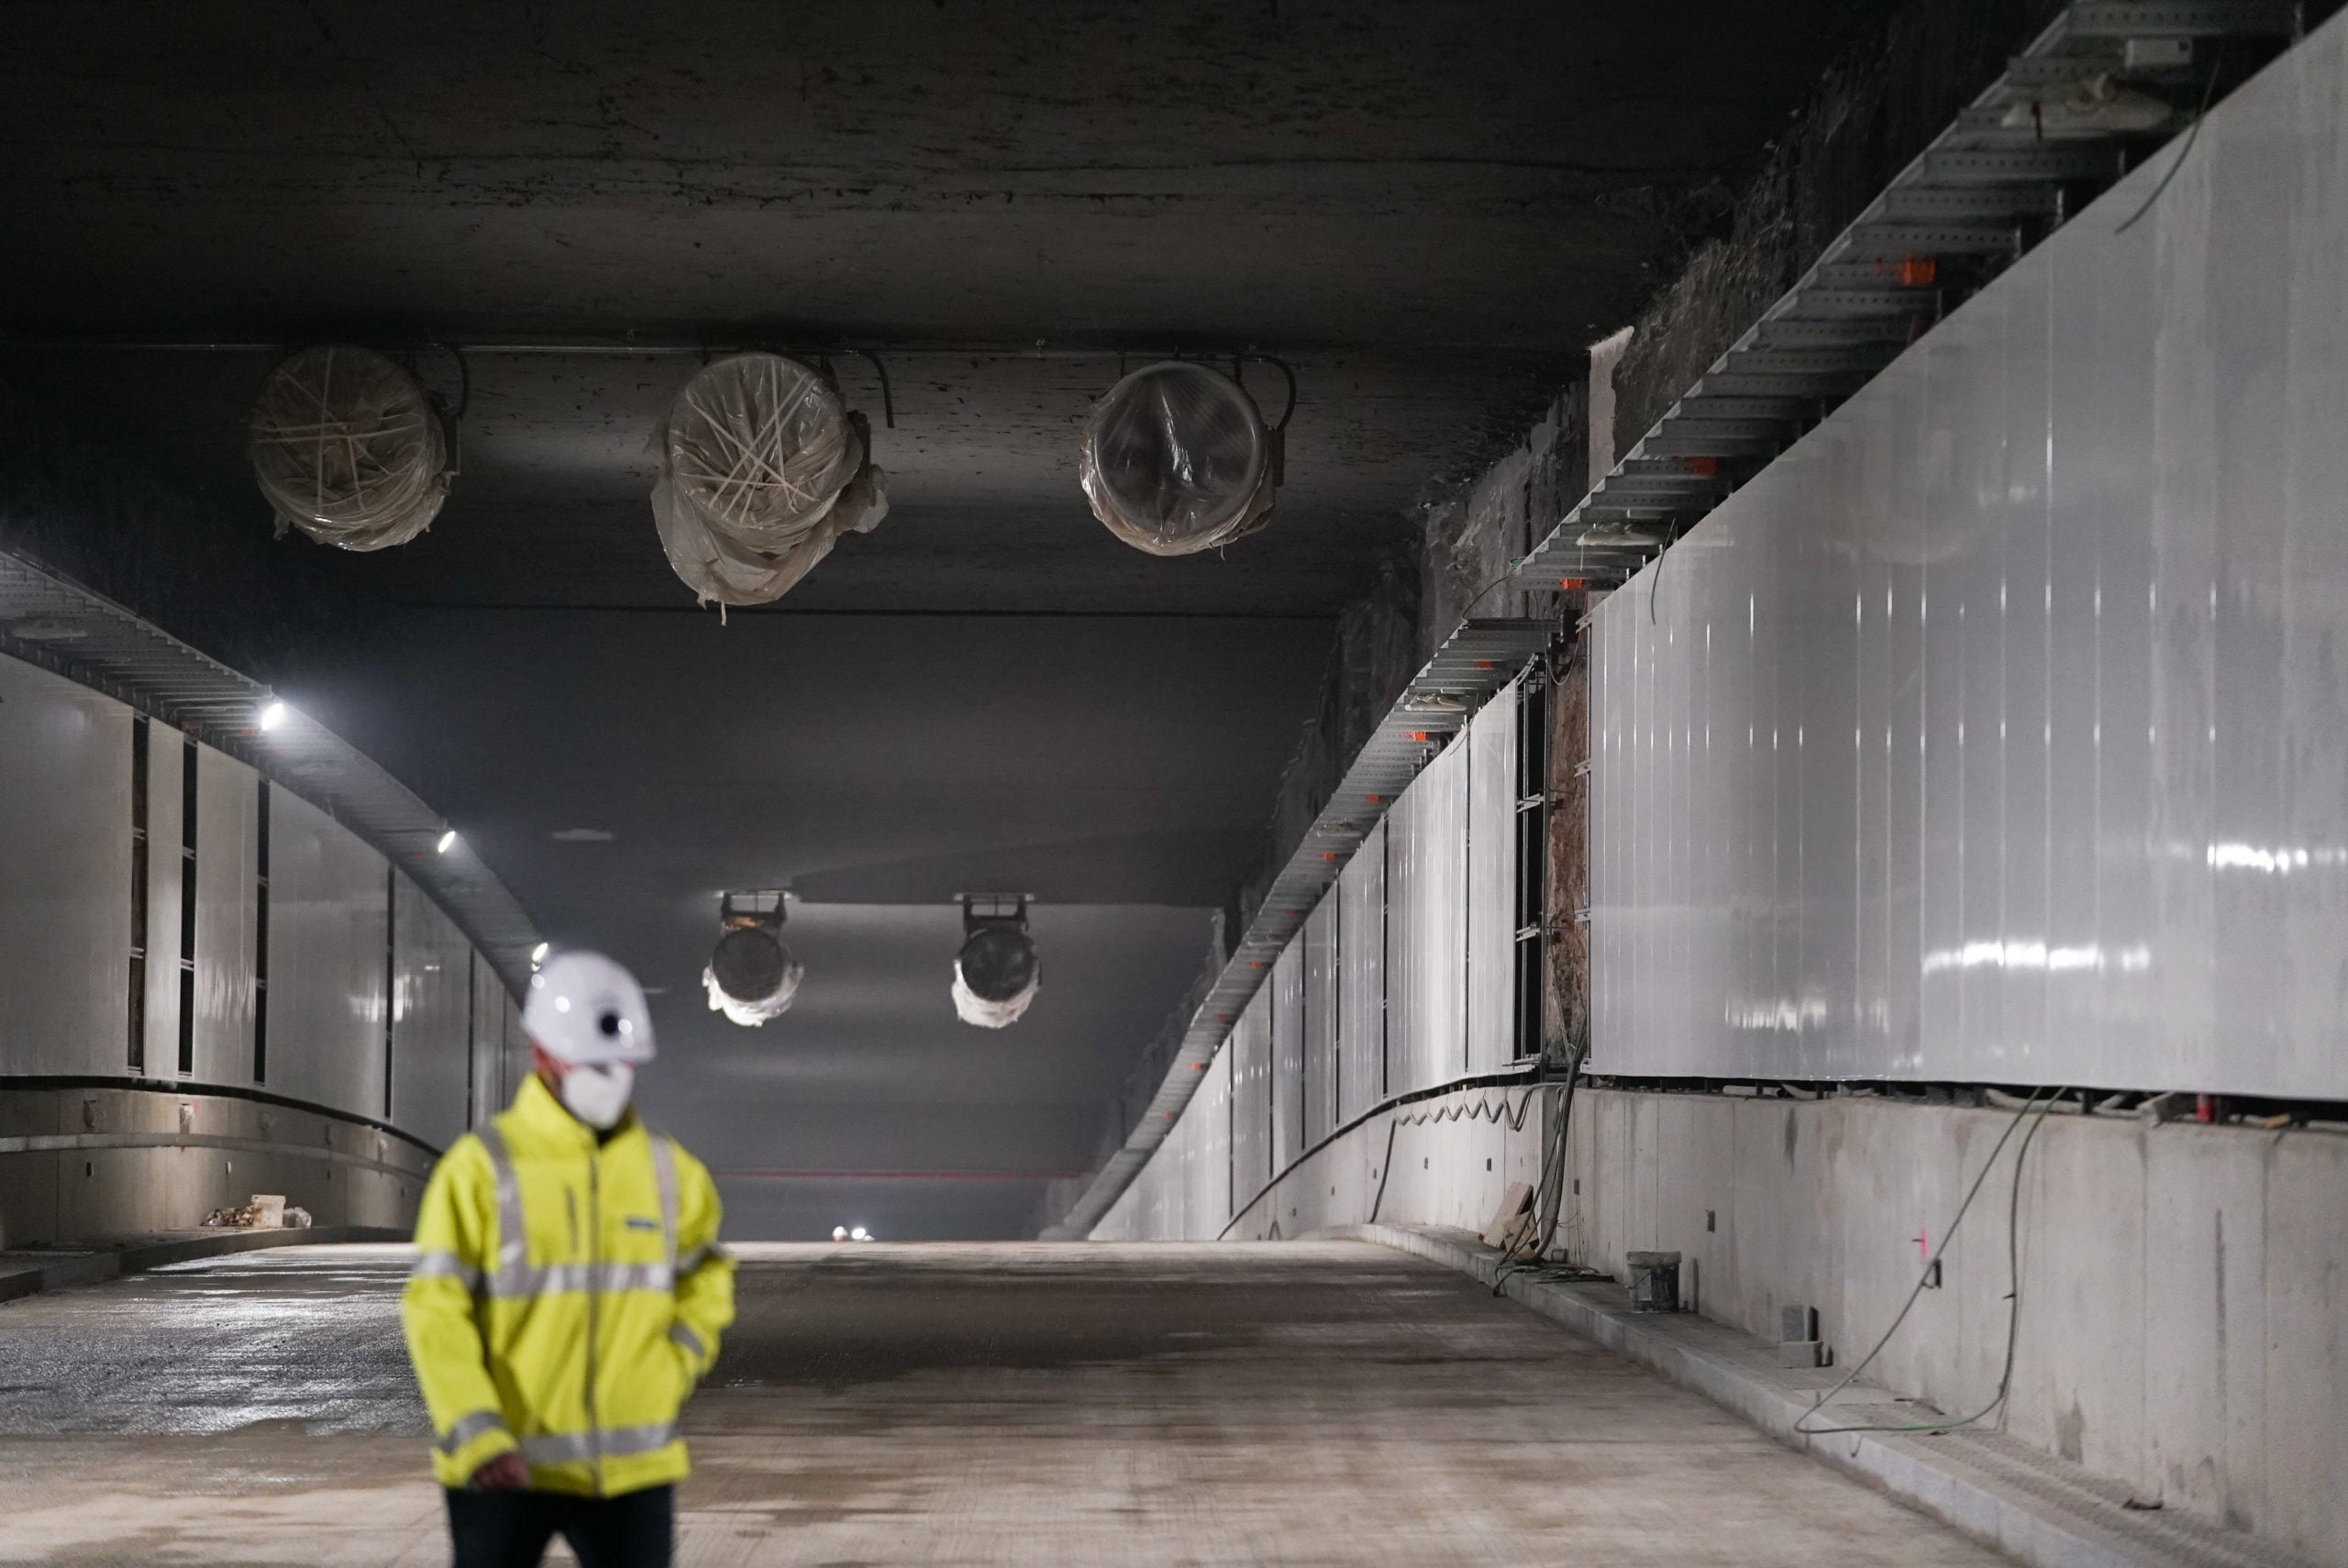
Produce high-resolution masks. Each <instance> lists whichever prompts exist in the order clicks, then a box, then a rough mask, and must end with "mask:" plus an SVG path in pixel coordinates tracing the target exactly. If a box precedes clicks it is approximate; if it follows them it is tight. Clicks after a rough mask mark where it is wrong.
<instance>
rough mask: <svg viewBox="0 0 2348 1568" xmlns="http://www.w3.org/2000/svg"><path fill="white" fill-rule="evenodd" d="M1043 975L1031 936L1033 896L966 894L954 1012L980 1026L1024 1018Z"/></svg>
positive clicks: (956, 965)
mask: <svg viewBox="0 0 2348 1568" xmlns="http://www.w3.org/2000/svg"><path fill="white" fill-rule="evenodd" d="M1042 984H1043V973H1042V970H1041V969H1040V968H1039V967H1038V966H1037V964H1036V940H1035V938H1034V937H1032V936H1029V935H1028V934H1027V900H1026V898H1025V897H1024V895H1015V894H1009V893H996V894H975V893H969V894H965V895H963V898H962V951H961V952H959V953H958V954H956V955H954V1012H955V1016H957V1017H958V1018H959V1019H961V1021H963V1022H965V1023H975V1024H977V1025H978V1026H979V1027H980V1029H1002V1028H1003V1027H1005V1026H1006V1025H1009V1024H1013V1023H1016V1022H1018V1021H1019V1018H1020V1015H1021V1014H1023V1013H1024V1012H1025V1011H1026V1010H1027V1004H1028V1003H1030V1002H1032V1001H1034V1000H1035V999H1036V989H1037V988H1038V987H1040V986H1041V985H1042Z"/></svg>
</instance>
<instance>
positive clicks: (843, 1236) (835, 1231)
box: [832, 1225, 847, 1242]
mask: <svg viewBox="0 0 2348 1568" xmlns="http://www.w3.org/2000/svg"><path fill="white" fill-rule="evenodd" d="M832 1240H833V1241H835V1242H845V1241H847V1226H845V1225H835V1226H833V1227H832Z"/></svg>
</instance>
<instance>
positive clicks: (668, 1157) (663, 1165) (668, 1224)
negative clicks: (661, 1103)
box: [652, 1132, 677, 1263]
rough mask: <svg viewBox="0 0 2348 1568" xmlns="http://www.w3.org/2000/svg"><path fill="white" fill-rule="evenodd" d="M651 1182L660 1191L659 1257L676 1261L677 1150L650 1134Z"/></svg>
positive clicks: (657, 1135) (654, 1134) (659, 1137)
mask: <svg viewBox="0 0 2348 1568" xmlns="http://www.w3.org/2000/svg"><path fill="white" fill-rule="evenodd" d="M652 1180H653V1183H654V1185H656V1186H657V1187H659V1189H660V1255H661V1256H662V1257H665V1258H667V1259H668V1260H669V1261H670V1263H675V1262H676V1261H677V1148H676V1145H675V1144H673V1143H670V1142H669V1140H668V1139H666V1138H664V1137H662V1136H661V1135H660V1134H659V1133H658V1132H655V1133H653V1134H652Z"/></svg>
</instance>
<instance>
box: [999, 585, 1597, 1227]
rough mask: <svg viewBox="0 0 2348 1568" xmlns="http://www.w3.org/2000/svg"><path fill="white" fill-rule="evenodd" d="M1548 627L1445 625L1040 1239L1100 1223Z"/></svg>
mask: <svg viewBox="0 0 2348 1568" xmlns="http://www.w3.org/2000/svg"><path fill="white" fill-rule="evenodd" d="M1554 633H1555V627H1554V625H1553V624H1552V623H1550V622H1548V621H1515V620H1511V621H1470V622H1468V623H1467V624H1465V625H1463V626H1461V627H1460V628H1459V629H1458V630H1457V631H1456V632H1454V633H1452V634H1451V635H1450V637H1449V638H1448V639H1447V640H1445V643H1444V645H1443V646H1442V647H1440V648H1438V649H1437V650H1436V651H1435V656H1434V657H1433V658H1431V659H1429V660H1428V661H1427V664H1426V667H1425V668H1423V669H1421V670H1420V671H1419V672H1418V674H1416V675H1414V676H1412V678H1411V683H1410V684H1409V685H1408V686H1406V687H1405V688H1403V690H1402V694H1401V697H1400V698H1399V699H1397V700H1396V701H1395V703H1394V706H1393V707H1392V708H1391V709H1390V710H1388V712H1387V714H1386V716H1385V717H1384V718H1383V719H1381V720H1379V724H1378V729H1377V731H1376V732H1375V733H1374V734H1371V736H1370V737H1369V739H1368V741H1367V742H1366V743H1364V745H1363V746H1362V748H1361V750H1360V752H1359V753H1357V755H1356V756H1355V757H1354V760H1353V762H1352V764H1351V765H1350V766H1348V767H1346V773H1345V777H1344V778H1342V779H1341V780H1340V781H1339V782H1338V785H1337V788H1336V790H1335V793H1334V794H1332V795H1331V796H1330V798H1329V801H1328V803H1327V804H1326V805H1324V806H1323V807H1322V808H1321V813H1320V815H1319V816H1317V817H1315V818H1314V819H1313V822H1312V826H1311V827H1310V828H1308V829H1306V830H1305V833H1304V836H1303V837H1302V839H1301V840H1300V841H1299V842H1298V844H1297V845H1296V848H1295V850H1294V851H1293V852H1292V853H1291V854H1290V856H1289V857H1288V862H1287V864H1286V865H1284V866H1282V867H1280V870H1279V874H1278V875H1277V876H1275V877H1274V878H1272V884H1271V887H1270V888H1269V889H1268V890H1267V891H1266V893H1265V895H1264V900H1263V902H1262V904H1260V905H1259V906H1258V907H1257V911H1256V913H1255V916H1254V918H1253V919H1251V920H1250V921H1249V922H1247V929H1246V931H1245V932H1243V933H1241V934H1240V937H1239V940H1238V943H1237V944H1235V946H1234V947H1233V949H1232V953H1231V956H1230V957H1229V958H1228V959H1226V960H1225V961H1224V965H1223V967H1222V970H1221V971H1220V972H1219V973H1218V974H1217V975H1216V977H1215V978H1214V981H1213V984H1212V985H1210V986H1209V987H1208V988H1207V992H1206V995H1205V997H1204V998H1203V999H1202V1000H1201V1001H1200V1003H1199V1004H1198V1009H1197V1010H1196V1011H1195V1012H1194V1013H1192V1014H1191V1021H1190V1025H1189V1027H1188V1028H1187V1029H1185V1030H1184V1031H1183V1033H1182V1040H1181V1044H1180V1047H1179V1048H1178V1049H1177V1050H1176V1051H1175V1053H1174V1060H1173V1062H1172V1064H1171V1065H1170V1066H1168V1068H1167V1072H1166V1077H1165V1080H1164V1081H1163V1082H1162V1083H1160V1084H1159V1085H1158V1088H1157V1094H1156V1095H1154V1096H1152V1097H1151V1099H1150V1101H1149V1106H1148V1108H1147V1109H1146V1110H1144V1111H1143V1112H1142V1115H1141V1121H1140V1122H1139V1124H1138V1125H1136V1126H1135V1128H1134V1129H1133V1131H1132V1132H1129V1133H1127V1134H1126V1136H1125V1141H1124V1145H1123V1146H1122V1147H1120V1148H1119V1149H1118V1150H1117V1151H1116V1153H1114V1154H1112V1155H1111V1156H1110V1157H1109V1159H1108V1161H1107V1163H1106V1164H1104V1165H1102V1167H1101V1169H1100V1171H1099V1172H1098V1173H1096V1174H1095V1175H1094V1176H1093V1177H1092V1181H1091V1186H1089V1187H1086V1188H1085V1190H1084V1193H1083V1195H1082V1196H1081V1197H1080V1198H1078V1199H1077V1201H1076V1204H1075V1206H1074V1207H1073V1208H1071V1209H1069V1212H1068V1214H1067V1215H1066V1216H1065V1217H1064V1218H1063V1219H1061V1220H1059V1222H1058V1223H1057V1224H1055V1225H1052V1226H1050V1227H1048V1228H1047V1230H1046V1231H1044V1233H1043V1234H1044V1238H1045V1239H1046V1240H1047V1241H1074V1240H1078V1239H1080V1238H1081V1237H1083V1236H1085V1235H1086V1234H1088V1233H1089V1232H1090V1231H1091V1229H1092V1227H1093V1226H1094V1225H1096V1224H1098V1223H1100V1220H1101V1217H1102V1215H1104V1214H1106V1213H1108V1211H1109V1206H1110V1205H1111V1204H1113V1203H1114V1202H1116V1201H1117V1198H1118V1196H1119V1195H1120V1194H1122V1193H1123V1192H1124V1190H1125V1188H1126V1187H1127V1186H1128V1185H1130V1184H1131V1183H1132V1181H1133V1178H1134V1177H1135V1176H1136V1175H1137V1174H1139V1172H1140V1170H1141V1167H1142V1166H1143V1165H1146V1164H1147V1163H1148V1161H1149V1157H1150V1155H1151V1154H1153V1153H1155V1152H1156V1151H1157V1146H1158V1145H1159V1144H1160V1143H1164V1142H1165V1141H1166V1136H1167V1134H1168V1132H1172V1131H1173V1128H1174V1123H1175V1121H1176V1120H1177V1119H1178V1118H1180V1115H1181V1114H1182V1109H1183V1107H1185V1106H1187V1105H1189V1104H1190V1103H1191V1096H1193V1095H1194V1094H1196V1093H1197V1092H1198V1088H1199V1082H1200V1079H1201V1077H1202V1075H1203V1074H1204V1073H1205V1071H1206V1068H1207V1066H1208V1064H1209V1063H1211V1062H1213V1060H1214V1054H1215V1052H1216V1051H1217V1050H1219V1049H1221V1047H1222V1045H1223V1043H1224V1039H1225V1038H1226V1037H1228V1036H1229V1035H1230V1033H1231V1031H1232V1027H1233V1025H1234V1024H1235V1023H1236V1022H1237V1021H1238V1018H1239V1015H1240V1013H1241V1012H1242V1011H1243V1010H1246V1006H1247V1004H1248V1002H1249V1001H1250V1000H1252V999H1254V997H1255V995H1256V992H1257V990H1258V989H1260V988H1262V986H1263V984H1264V982H1265V981H1266V980H1268V979H1269V978H1270V977H1271V969H1272V964H1273V962H1274V960H1276V959H1278V958H1279V955H1280V950H1281V949H1282V948H1284V947H1286V946H1287V945H1288V944H1289V943H1290V941H1291V940H1293V939H1294V938H1295V936H1296V935H1297V933H1299V932H1301V930H1303V928H1304V920H1305V917H1306V916H1307V915H1309V914H1311V913H1312V910H1313V906H1314V905H1316V904H1318V903H1319V902H1320V901H1321V900H1322V897H1323V896H1324V894H1326V893H1327V892H1328V890H1329V889H1330V888H1331V887H1332V886H1334V885H1335V882H1336V880H1337V873H1338V872H1340V871H1342V870H1344V869H1345V867H1346V862H1347V861H1349V860H1351V859H1352V858H1353V855H1354V851H1355V850H1357V849H1358V848H1360V847H1361V841H1362V839H1363V837H1364V835H1366V834H1368V832H1369V831H1370V829H1372V828H1373V827H1376V826H1377V825H1378V823H1379V819H1381V818H1382V817H1384V816H1385V815H1386V813H1387V812H1388V810H1389V809H1390V808H1391V807H1392V805H1393V803H1394V800H1395V797H1397V796H1398V795H1400V794H1401V792H1402V790H1403V789H1404V788H1405V787H1406V786H1407V785H1409V783H1410V782H1411V780H1412V779H1413V778H1417V777H1418V776H1419V773H1420V771H1421V770H1422V769H1423V768H1424V767H1426V765H1427V763H1428V762H1429V761H1430V760H1432V759H1433V758H1434V756H1435V755H1436V754H1437V753H1438V752H1440V751H1442V750H1443V748H1444V747H1445V745H1447V744H1449V743H1450V741H1451V740H1452V739H1453V737H1454V736H1456V735H1457V734H1458V733H1459V732H1460V731H1461V730H1462V729H1464V728H1466V726H1467V721H1468V720H1469V719H1470V718H1472V717H1474V716H1475V713H1476V711H1477V710H1478V709H1479V708H1481V707H1482V706H1483V705H1484V704H1485V703H1486V702H1488V701H1490V700H1491V698H1492V696H1493V694H1494V693H1495V692H1497V691H1499V690H1501V688H1502V687H1504V686H1506V685H1507V684H1508V683H1509V682H1510V681H1512V680H1513V679H1516V678H1517V676H1518V675H1520V674H1522V673H1523V670H1524V668H1525V667H1526V666H1527V665H1529V664H1531V663H1532V662H1533V661H1534V659H1535V658H1537V657H1540V656H1541V654H1542V652H1543V651H1544V650H1545V648H1547V647H1548V646H1549V640H1550V638H1551V636H1552V635H1554Z"/></svg>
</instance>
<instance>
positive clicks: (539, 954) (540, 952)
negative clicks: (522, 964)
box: [530, 942, 547, 969]
mask: <svg viewBox="0 0 2348 1568" xmlns="http://www.w3.org/2000/svg"><path fill="white" fill-rule="evenodd" d="M546 961H547V944H545V943H543V942H541V943H539V944H537V946H536V947H533V948H531V949H530V967H531V968H533V969H535V968H537V966H539V965H541V964H543V963H545V962H546Z"/></svg>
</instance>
